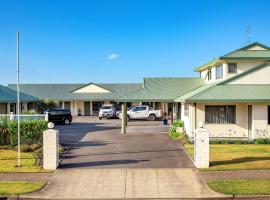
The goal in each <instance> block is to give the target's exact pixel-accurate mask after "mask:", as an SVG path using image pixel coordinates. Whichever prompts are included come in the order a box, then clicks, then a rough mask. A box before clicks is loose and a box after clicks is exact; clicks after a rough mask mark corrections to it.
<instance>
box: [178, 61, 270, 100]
mask: <svg viewBox="0 0 270 200" xmlns="http://www.w3.org/2000/svg"><path fill="white" fill-rule="evenodd" d="M268 66H269V63H263V64H261V65H258V66H256V67H254V68H251V69H249V70H246V71H245V72H242V73H240V74H238V75H235V76H233V77H231V78H229V79H227V80H224V81H219V82H214V83H211V84H207V85H205V86H202V87H200V88H198V89H195V90H193V91H191V92H189V93H187V94H185V95H183V96H180V97H179V98H177V99H175V101H176V102H270V85H268V84H266V85H259V84H257V85H255V84H253V85H252V84H248V85H247V84H228V83H230V82H232V81H234V80H237V79H239V78H241V77H244V76H246V75H248V74H251V73H253V72H255V71H258V70H260V69H263V68H265V67H268Z"/></svg>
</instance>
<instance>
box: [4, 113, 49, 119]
mask: <svg viewBox="0 0 270 200" xmlns="http://www.w3.org/2000/svg"><path fill="white" fill-rule="evenodd" d="M19 116H20V120H22V121H34V120H40V121H43V120H44V121H48V113H46V114H29V115H19ZM2 118H8V119H10V120H17V119H18V115H14V114H13V113H10V114H0V120H1V119H2Z"/></svg>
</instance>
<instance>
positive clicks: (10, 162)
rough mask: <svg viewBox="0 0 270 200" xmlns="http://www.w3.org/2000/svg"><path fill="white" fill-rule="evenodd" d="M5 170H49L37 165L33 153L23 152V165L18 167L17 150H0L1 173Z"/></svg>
mask: <svg viewBox="0 0 270 200" xmlns="http://www.w3.org/2000/svg"><path fill="white" fill-rule="evenodd" d="M3 172H48V171H45V170H43V168H42V167H41V166H38V165H37V159H36V157H35V155H34V154H33V153H23V152H22V153H21V167H17V151H13V150H0V173H3Z"/></svg>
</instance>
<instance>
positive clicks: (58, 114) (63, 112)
mask: <svg viewBox="0 0 270 200" xmlns="http://www.w3.org/2000/svg"><path fill="white" fill-rule="evenodd" d="M46 112H48V117H49V122H53V123H64V124H66V125H69V124H70V123H71V122H72V116H71V112H70V110H69V109H61V108H57V109H51V110H48V111H46Z"/></svg>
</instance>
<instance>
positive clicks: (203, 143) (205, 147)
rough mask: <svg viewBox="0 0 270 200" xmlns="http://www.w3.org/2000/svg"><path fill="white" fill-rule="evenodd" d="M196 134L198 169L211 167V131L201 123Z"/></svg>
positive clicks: (195, 154)
mask: <svg viewBox="0 0 270 200" xmlns="http://www.w3.org/2000/svg"><path fill="white" fill-rule="evenodd" d="M199 127H200V128H198V129H196V130H195V133H194V163H195V166H196V167H197V168H208V167H209V135H210V133H209V131H208V130H207V129H205V128H203V123H202V122H200V123H199Z"/></svg>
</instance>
